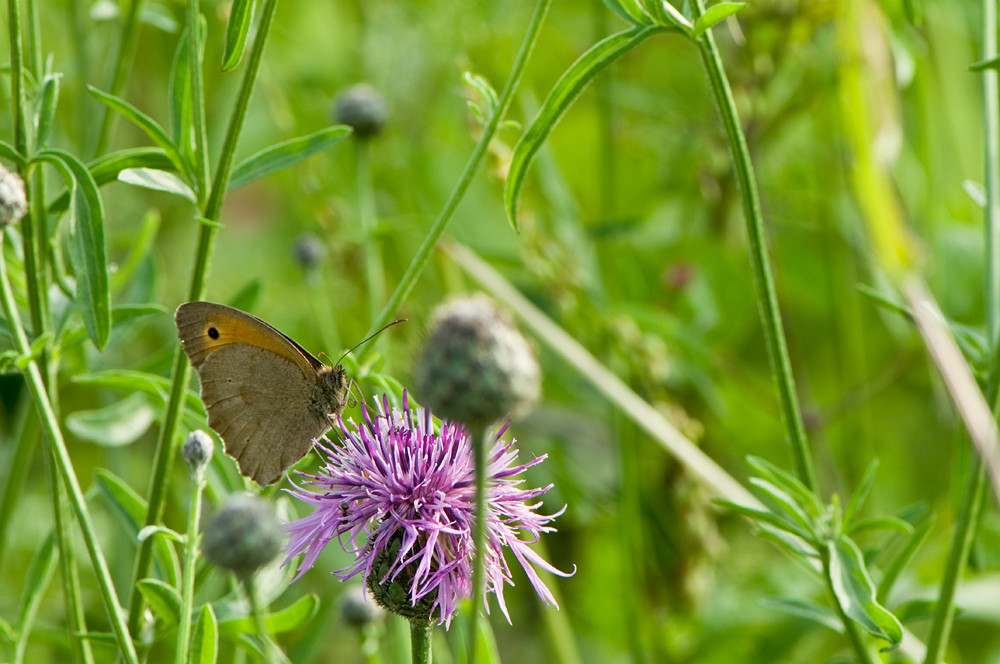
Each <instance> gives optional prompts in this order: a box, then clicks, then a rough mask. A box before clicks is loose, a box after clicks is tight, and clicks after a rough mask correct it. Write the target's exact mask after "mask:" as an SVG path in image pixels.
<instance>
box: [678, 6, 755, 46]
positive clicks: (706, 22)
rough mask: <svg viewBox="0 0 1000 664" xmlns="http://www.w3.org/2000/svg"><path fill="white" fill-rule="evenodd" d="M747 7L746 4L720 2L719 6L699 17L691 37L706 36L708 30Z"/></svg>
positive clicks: (710, 8) (709, 9)
mask: <svg viewBox="0 0 1000 664" xmlns="http://www.w3.org/2000/svg"><path fill="white" fill-rule="evenodd" d="M746 6H747V3H745V2H720V3H719V4H717V5H713V6H712V7H709V8H708V10H707V11H706V12H705V13H704V14H702V15H701V16H699V17H698V20H697V21H695V22H694V28H692V29H691V36H692V37H695V38H698V37H701V36H702V35H703V34H705V31H706V30H709V29H711V28H713V27H715V26H716V25H717V24H719V23H721V22H722V21H724V20H726V19H727V18H729V17H730V16H732V15H733V14H735V13H736V12H738V11H740V10H741V9H743V8H744V7H746Z"/></svg>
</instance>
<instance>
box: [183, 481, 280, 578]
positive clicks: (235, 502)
mask: <svg viewBox="0 0 1000 664" xmlns="http://www.w3.org/2000/svg"><path fill="white" fill-rule="evenodd" d="M284 543H285V529H284V528H283V527H282V525H281V522H280V521H278V517H277V516H276V515H275V513H274V510H273V509H271V506H270V505H269V504H268V503H267V502H265V501H264V500H262V499H260V498H257V497H255V496H250V495H247V494H238V495H235V496H232V497H231V498H229V500H228V501H227V502H226V504H225V505H223V507H222V509H221V510H219V512H218V513H217V514H216V515H215V517H214V518H213V519H212V520H211V522H209V523H208V525H207V526H206V527H205V532H204V533H203V534H202V544H201V549H202V552H203V553H204V554H205V557H206V558H208V559H209V560H210V561H212V563H214V564H215V565H216V566H217V567H221V568H223V569H227V570H230V571H232V572H234V573H236V575H237V576H240V577H243V578H245V577H249V576H250V575H252V574H253V573H254V572H256V571H257V570H259V569H260V568H261V567H263V566H264V565H266V564H268V563H269V562H271V561H272V560H274V558H275V557H276V556H277V555H278V553H279V552H280V551H281V549H282V547H283V546H284Z"/></svg>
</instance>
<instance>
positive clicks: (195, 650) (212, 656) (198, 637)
mask: <svg viewBox="0 0 1000 664" xmlns="http://www.w3.org/2000/svg"><path fill="white" fill-rule="evenodd" d="M218 653H219V623H218V621H216V619H215V612H214V611H213V610H212V605H211V604H206V605H205V606H203V607H201V613H200V614H199V615H198V622H197V624H195V626H194V632H193V633H192V635H191V656H190V658H189V659H188V661H189V662H191V664H215V660H216V658H217V657H218Z"/></svg>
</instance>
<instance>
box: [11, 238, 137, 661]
mask: <svg viewBox="0 0 1000 664" xmlns="http://www.w3.org/2000/svg"><path fill="white" fill-rule="evenodd" d="M2 237H4V236H2V235H0V238H2ZM0 305H2V308H3V312H4V315H5V316H6V317H7V325H8V327H9V328H10V334H11V337H12V338H13V341H14V348H15V350H16V351H17V352H18V353H19V354H20V355H22V356H23V357H30V354H31V345H30V344H29V342H28V337H27V336H26V335H25V333H24V328H23V327H22V325H21V316H20V314H19V313H18V311H17V304H16V303H15V302H14V293H13V291H12V290H11V287H10V281H9V280H8V278H7V264H6V261H5V260H4V257H3V244H2V243H0ZM23 375H24V380H25V383H26V386H27V388H28V393H29V394H30V395H31V398H32V400H33V402H34V403H35V406H36V408H37V409H38V413H39V417H40V418H41V423H42V429H43V430H44V432H45V435H46V436H47V437H48V440H49V442H50V443H51V445H52V452H53V458H54V460H55V462H56V466H57V470H58V473H59V478H60V480H61V481H62V483H63V484H64V485H65V486H66V490H67V492H68V493H69V499H70V503H71V504H72V506H73V511H74V512H75V514H76V518H77V522H78V523H79V524H80V530H81V532H82V534H83V540H84V543H85V545H86V547H87V553H88V554H89V555H90V560H91V563H92V564H93V567H94V573H95V576H96V577H97V586H98V589H99V591H100V595H101V599H102V600H103V602H104V608H105V610H106V611H107V614H108V621H109V622H110V624H111V630H112V632H113V633H114V635H115V640H116V641H117V643H118V647H119V649H120V651H121V656H122V657H123V658H124V659H125V661H126V662H128V663H129V664H138V661H139V659H138V656H137V654H136V650H135V646H134V644H133V643H132V638H131V636H130V634H129V631H128V628H127V627H126V624H125V621H124V620H123V618H122V615H123V613H122V608H121V604H120V603H119V601H118V596H117V595H116V594H115V589H114V585H113V584H112V582H111V574H110V572H109V571H108V564H107V562H106V561H105V559H104V554H103V552H102V551H101V545H100V543H99V542H98V539H97V532H96V531H95V529H94V524H93V521H92V520H91V518H90V512H89V510H88V509H87V503H86V501H85V500H84V497H83V491H82V490H81V489H80V483H79V481H78V480H77V478H76V473H75V472H74V471H73V464H72V461H71V460H70V457H69V452H68V451H67V450H66V443H65V441H64V440H63V437H62V431H61V430H60V429H59V422H58V420H57V419H56V414H55V412H54V411H53V410H52V405H51V404H50V402H49V398H48V392H47V390H46V388H45V382H44V381H43V380H42V374H41V372H40V371H39V369H38V365H37V364H36V363H35V361H34V360H28V361H27V363H26V365H25V367H24V371H23Z"/></svg>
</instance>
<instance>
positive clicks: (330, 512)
mask: <svg viewBox="0 0 1000 664" xmlns="http://www.w3.org/2000/svg"><path fill="white" fill-rule="evenodd" d="M364 420H365V421H364V423H363V425H362V426H357V425H355V424H354V422H353V421H351V420H348V423H347V424H345V423H344V422H343V421H342V420H339V421H338V428H339V429H340V431H341V434H342V436H341V437H342V443H341V444H339V445H338V444H335V443H332V442H330V441H329V440H321V441H317V447H318V448H319V449H320V450H321V451H322V452H323V453H324V454H325V456H326V457H327V460H326V466H325V467H324V468H323V469H322V470H321V471H320V472H319V473H318V474H317V475H307V474H305V473H299V474H300V475H302V476H303V477H304V478H305V479H304V481H303V484H307V485H311V486H313V487H315V488H316V491H310V490H306V489H303V488H298V489H297V490H294V491H290V493H291V494H292V495H293V496H295V497H297V498H299V499H300V500H302V501H303V502H306V503H309V504H310V505H313V506H315V509H314V510H313V512H312V514H310V515H309V516H306V517H304V518H302V519H298V520H296V521H293V522H291V523H289V524H288V532H289V535H290V540H291V541H290V542H289V544H288V547H287V549H286V553H287V556H288V558H287V559H286V561H285V563H286V564H287V563H288V562H289V561H290V560H291V559H292V557H294V556H296V555H298V554H300V553H304V554H305V555H304V556H303V558H302V561H301V562H300V563H299V567H298V576H297V577H296V578H298V577H299V576H302V574H304V573H305V572H306V570H308V569H310V568H311V567H312V566H313V565H314V564H315V563H316V559H317V558H318V557H319V554H320V553H321V552H322V551H323V548H324V547H325V546H326V545H327V543H328V542H330V540H332V539H334V538H336V539H337V540H338V541H339V542H340V544H341V546H342V547H343V549H344V550H345V551H347V552H349V553H353V554H355V555H356V556H357V559H356V560H355V561H354V563H353V564H351V565H349V566H347V567H345V568H343V569H339V570H337V571H335V572H334V574H335V575H336V576H338V577H340V578H341V579H347V578H349V577H352V576H354V575H356V574H359V573H360V574H363V575H364V578H365V581H366V584H367V585H368V587H369V589H370V590H371V591H372V595H373V596H374V597H375V598H376V600H377V601H379V602H380V603H381V604H383V605H384V606H385V607H386V608H387V609H389V610H392V611H395V612H396V613H399V614H401V615H403V616H404V617H407V618H410V619H416V620H436V621H437V622H438V623H439V624H445V625H447V624H448V623H450V621H451V617H452V614H453V613H454V611H455V609H456V607H457V605H458V603H459V601H460V600H462V599H463V598H466V597H469V595H470V594H471V588H472V561H473V554H474V546H473V536H472V530H473V522H474V520H475V470H474V457H473V449H472V442H471V440H470V437H469V434H468V433H467V432H466V430H465V428H464V427H462V426H461V425H460V424H457V423H453V422H447V421H445V422H443V423H442V425H441V430H440V432H439V433H435V432H434V429H433V426H432V423H431V414H430V412H428V411H425V410H424V409H423V408H416V409H414V410H410V409H409V403H408V401H407V398H406V393H405V392H404V393H403V409H402V410H398V409H395V408H390V407H389V400H388V398H387V397H383V399H382V401H381V402H378V401H376V412H375V413H371V412H369V410H368V409H367V408H364ZM506 428H507V427H506V425H504V427H503V428H502V429H501V430H500V431H499V432H498V433H497V435H496V443H495V444H494V445H493V448H492V449H491V450H490V451H489V454H488V468H487V489H486V510H487V518H488V523H487V534H486V551H485V572H486V584H485V589H484V594H485V593H488V592H493V593H494V594H495V595H496V597H497V603H498V604H499V605H500V609H501V611H503V614H504V616H505V617H506V618H507V621H508V622H510V615H509V614H508V613H507V606H506V604H505V602H504V597H503V586H504V583H508V584H510V585H513V580H512V578H511V574H510V569H509V568H508V566H507V561H506V560H505V559H504V549H508V550H509V551H510V552H511V553H512V554H513V555H514V557H515V558H516V559H517V561H518V562H519V563H520V564H521V567H523V568H524V571H525V573H526V574H527V576H528V579H529V580H530V581H531V585H532V586H533V587H534V589H535V591H536V592H537V593H538V595H539V596H540V597H541V598H542V600H543V601H544V602H545V603H546V604H553V605H555V604H556V602H555V598H554V597H553V596H552V593H551V591H549V589H548V588H547V587H546V586H545V583H544V582H543V581H542V580H541V579H540V578H539V576H538V573H537V571H536V570H535V567H536V566H537V567H539V568H541V569H544V570H547V571H549V572H552V573H553V574H559V575H561V576H569V574H567V573H565V572H561V571H559V570H558V569H556V568H555V567H553V566H552V565H551V564H549V563H548V562H546V561H545V560H544V559H542V557H541V556H539V555H538V554H537V553H535V552H534V551H532V550H531V548H530V547H529V545H530V544H532V543H534V542H537V541H538V536H539V534H540V533H543V532H550V531H553V530H555V529H554V528H552V527H550V526H547V525H546V524H547V523H548V522H549V521H552V520H553V519H554V518H555V517H557V516H559V515H560V514H562V512H563V511H564V510H565V507H563V509H562V510H559V512H557V513H556V514H553V515H549V516H545V515H541V514H538V513H536V511H535V510H536V509H537V508H538V507H539V506H540V505H541V502H535V503H533V504H528V501H529V500H533V499H534V498H537V497H538V496H541V495H542V494H544V493H545V492H546V491H548V490H549V489H550V488H552V485H551V484H550V485H549V486H547V487H545V488H537V489H520V488H518V485H519V484H521V483H522V482H523V479H515V476H517V475H518V474H519V473H521V472H522V471H523V470H525V469H526V468H530V467H531V466H534V465H535V464H537V463H540V462H541V461H542V460H544V459H545V456H544V455H543V456H541V457H539V458H537V459H535V460H534V461H530V462H528V463H526V464H522V465H516V466H515V465H513V464H514V462H515V461H516V459H517V450H516V449H514V447H513V445H514V441H513V440H512V441H511V442H509V443H508V442H505V441H502V440H500V436H501V435H503V433H504V431H505V430H506ZM484 604H486V607H487V611H489V604H488V603H485V602H484Z"/></svg>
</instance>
